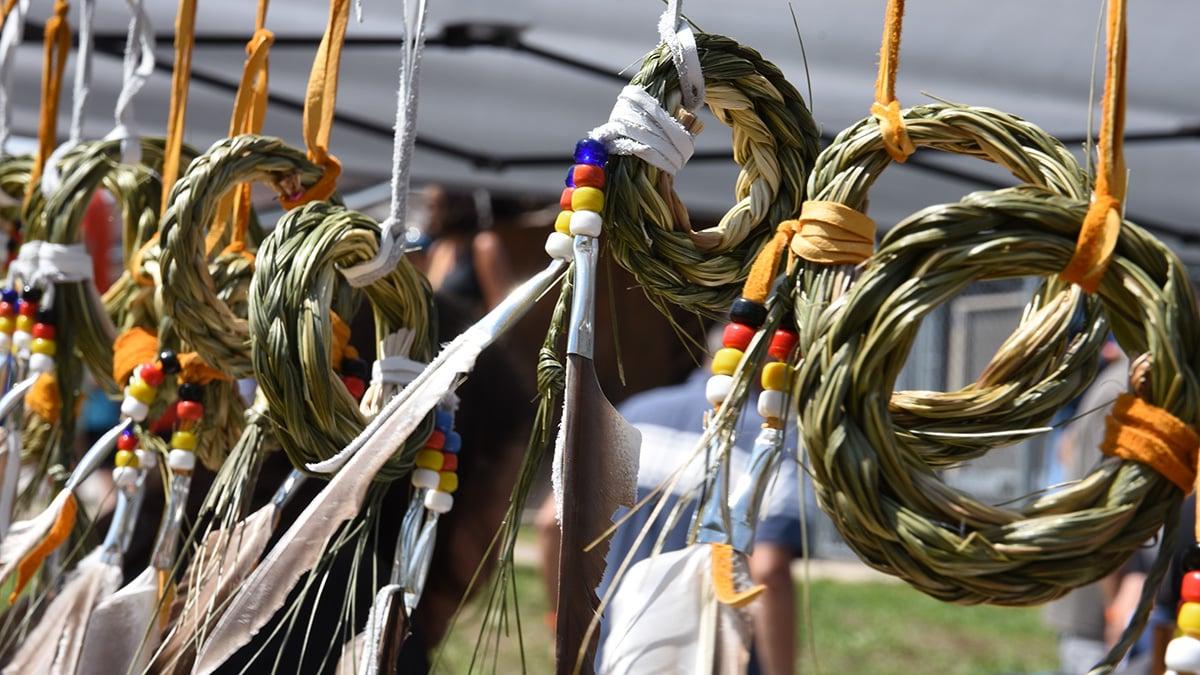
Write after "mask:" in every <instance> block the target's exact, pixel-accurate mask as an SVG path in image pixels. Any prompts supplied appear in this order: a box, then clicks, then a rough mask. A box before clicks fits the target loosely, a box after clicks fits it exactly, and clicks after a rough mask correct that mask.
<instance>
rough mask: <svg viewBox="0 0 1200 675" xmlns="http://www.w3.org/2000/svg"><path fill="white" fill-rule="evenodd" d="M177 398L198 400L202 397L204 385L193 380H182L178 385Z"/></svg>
mask: <svg viewBox="0 0 1200 675" xmlns="http://www.w3.org/2000/svg"><path fill="white" fill-rule="evenodd" d="M179 398H180V400H183V401H199V400H200V399H202V398H204V387H201V386H200V385H198V384H196V383H195V382H184V383H183V384H181V385H179Z"/></svg>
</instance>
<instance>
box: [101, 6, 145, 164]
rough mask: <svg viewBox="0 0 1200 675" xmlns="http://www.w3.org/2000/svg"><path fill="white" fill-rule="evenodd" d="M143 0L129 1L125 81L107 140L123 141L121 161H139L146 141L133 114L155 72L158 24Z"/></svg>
mask: <svg viewBox="0 0 1200 675" xmlns="http://www.w3.org/2000/svg"><path fill="white" fill-rule="evenodd" d="M142 1H143V0H125V4H126V5H128V6H129V15H130V16H129V32H128V34H127V36H126V38H125V60H124V64H123V71H122V72H123V73H124V81H123V83H122V85H121V93H120V94H119V95H118V96H117V107H116V109H115V110H114V112H113V119H114V122H115V126H113V130H112V131H110V132H109V133H108V135H107V136H105V140H116V139H120V140H121V161H122V162H124V163H125V164H137V163H138V162H140V161H141V159H142V144H141V142H140V140H139V134H138V132H137V126H136V123H135V121H134V117H133V99H134V97H135V96H137V93H138V92H139V91H141V89H142V85H144V84H146V80H147V79H149V77H150V75H151V74H152V73H153V72H154V64H155V56H154V27H153V26H152V25H151V24H150V17H149V16H147V14H146V9H145V8H144V7H143V6H142Z"/></svg>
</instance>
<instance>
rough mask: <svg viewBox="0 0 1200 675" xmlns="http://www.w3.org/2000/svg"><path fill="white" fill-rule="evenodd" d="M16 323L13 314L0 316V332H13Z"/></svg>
mask: <svg viewBox="0 0 1200 675" xmlns="http://www.w3.org/2000/svg"><path fill="white" fill-rule="evenodd" d="M15 327H16V323H15V322H14V321H13V318H12V317H11V316H0V333H11V332H13V328H15Z"/></svg>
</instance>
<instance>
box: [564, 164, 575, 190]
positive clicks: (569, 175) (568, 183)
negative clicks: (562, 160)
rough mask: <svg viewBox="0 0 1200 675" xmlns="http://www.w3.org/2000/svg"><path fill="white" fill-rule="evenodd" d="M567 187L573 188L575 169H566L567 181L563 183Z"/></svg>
mask: <svg viewBox="0 0 1200 675" xmlns="http://www.w3.org/2000/svg"><path fill="white" fill-rule="evenodd" d="M563 185H566V186H567V187H575V167H571V168H569V169H567V179H566V180H564V181H563Z"/></svg>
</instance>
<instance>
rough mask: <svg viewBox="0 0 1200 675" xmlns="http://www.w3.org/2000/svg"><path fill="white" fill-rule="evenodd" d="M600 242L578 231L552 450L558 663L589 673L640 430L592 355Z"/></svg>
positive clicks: (563, 669) (630, 494)
mask: <svg viewBox="0 0 1200 675" xmlns="http://www.w3.org/2000/svg"><path fill="white" fill-rule="evenodd" d="M596 245H597V244H596V241H595V239H594V238H592V237H585V236H577V237H575V286H574V289H573V290H574V300H573V301H572V303H571V321H570V324H569V327H570V333H569V334H568V338H567V377H566V388H565V390H564V396H563V418H562V428H561V430H560V435H559V437H558V443H557V444H556V447H555V451H554V470H555V474H556V475H557V479H556V480H555V486H556V490H555V497H556V503H557V505H558V508H557V511H558V514H559V522H560V523H561V525H562V539H561V542H560V548H559V561H558V615H557V622H558V623H557V628H556V631H555V664H556V669H557V672H558V673H560V675H563V674H566V673H575V672H582V673H590V672H592V662H593V661H594V660H595V652H596V639H595V637H592V638H589V637H588V635H589V626H590V625H591V623H592V619H593V618H594V617H595V616H596V612H597V610H598V607H599V605H600V599H599V598H598V597H597V596H596V588H597V587H598V586H599V585H600V580H601V578H602V577H603V576H604V567H605V556H606V554H607V553H608V540H607V538H605V539H603V540H602V541H601V542H600V543H598V544H596V545H594V546H593V545H592V544H593V541H594V540H595V539H596V538H597V537H600V536H601V535H602V534H603V533H604V532H605V531H606V530H608V529H609V528H610V527H611V526H612V516H613V514H614V513H615V512H616V510H617V507H619V506H629V507H632V506H633V504H634V501H635V500H636V498H637V466H638V450H639V448H640V447H641V433H640V432H638V430H637V429H635V428H634V427H633V425H631V424H629V422H627V421H626V420H625V418H624V417H622V416H621V414H620V413H618V412H617V411H616V409H615V408H613V406H612V404H611V403H609V401H608V398H606V397H605V395H604V392H603V391H602V390H601V389H600V383H599V382H598V381H597V379H596V367H595V364H594V363H593V361H592V358H591V356H592V348H593V344H594V343H593V331H594V330H595V280H594V277H595V273H596V256H597V253H598V252H597V249H596Z"/></svg>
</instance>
